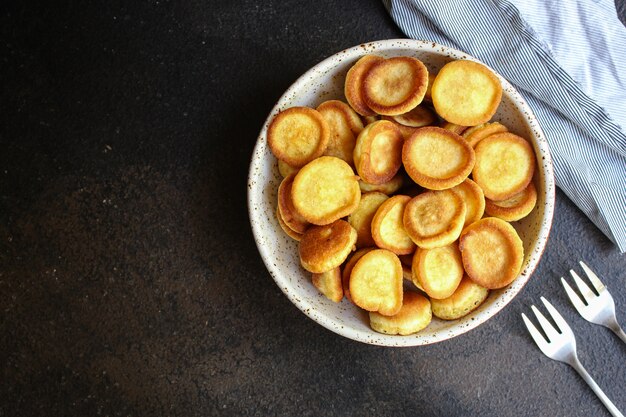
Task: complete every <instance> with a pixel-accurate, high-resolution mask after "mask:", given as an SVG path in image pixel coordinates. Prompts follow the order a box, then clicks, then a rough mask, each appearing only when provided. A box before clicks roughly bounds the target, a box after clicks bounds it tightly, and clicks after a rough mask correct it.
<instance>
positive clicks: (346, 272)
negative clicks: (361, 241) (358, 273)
mask: <svg viewBox="0 0 626 417" xmlns="http://www.w3.org/2000/svg"><path fill="white" fill-rule="evenodd" d="M374 249H376V248H374V247H371V248H361V249H357V251H356V252H354V253H353V254H352V256H350V258H349V259H348V260H347V261H346V263H345V264H344V266H343V271H341V283H342V286H343V293H344V295H345V296H346V298H347V299H348V300H350V301H352V298H351V297H350V274H351V273H352V268H354V265H356V262H357V261H358V260H359V259H361V257H362V256H363V255H365V254H366V253H367V252H369V251H371V250H374Z"/></svg>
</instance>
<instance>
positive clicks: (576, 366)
mask: <svg viewBox="0 0 626 417" xmlns="http://www.w3.org/2000/svg"><path fill="white" fill-rule="evenodd" d="M570 365H571V366H572V368H574V369H575V370H576V372H578V375H580V376H581V377H582V379H584V380H585V382H586V383H587V385H589V386H590V387H591V389H592V390H593V392H595V394H596V395H597V396H598V398H599V399H600V401H602V404H604V406H605V407H606V408H607V410H609V412H610V413H611V415H612V416H614V417H624V415H623V414H622V413H621V412H620V411H619V410H618V409H617V407H616V406H615V404H613V402H612V401H611V400H610V399H609V397H607V396H606V395H605V394H604V392H603V391H602V389H600V387H599V386H598V384H596V381H594V380H593V378H592V377H591V375H589V372H587V370H586V369H585V368H584V367H583V365H582V363H580V361H579V360H578V358H574V360H573V361H572V363H571V364H570Z"/></svg>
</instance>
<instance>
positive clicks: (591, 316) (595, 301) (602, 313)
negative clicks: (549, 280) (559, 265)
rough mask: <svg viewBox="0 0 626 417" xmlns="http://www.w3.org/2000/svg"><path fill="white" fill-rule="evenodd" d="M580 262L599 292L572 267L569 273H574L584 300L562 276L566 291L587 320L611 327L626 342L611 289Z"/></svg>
mask: <svg viewBox="0 0 626 417" xmlns="http://www.w3.org/2000/svg"><path fill="white" fill-rule="evenodd" d="M579 263H580V266H581V267H582V268H583V270H584V271H585V274H587V278H589V281H591V283H592V284H593V287H594V288H595V289H596V291H597V292H598V295H596V294H595V293H594V292H593V291H592V290H591V289H590V288H589V287H588V286H587V284H585V282H584V281H583V280H582V279H581V278H580V277H579V276H578V274H576V272H574V271H573V270H571V269H570V271H569V273H570V274H571V275H572V278H574V282H576V286H577V287H578V289H579V290H580V293H581V294H582V296H583V300H584V302H583V300H581V299H580V297H579V296H578V295H577V294H576V293H575V292H574V290H573V289H572V287H570V286H569V284H568V283H567V281H565V280H564V279H563V278H562V277H561V282H562V283H563V287H565V292H567V295H568V297H569V299H570V300H571V302H572V304H574V307H576V310H578V313H580V315H581V316H583V318H584V319H585V320H587V321H588V322H591V323H594V324H600V325H602V326H604V327H607V328H609V329H611V330H612V331H613V333H615V334H616V335H617V336H618V337H619V338H620V339H622V342H624V343H626V333H624V330H622V328H621V327H620V325H619V323H618V322H617V318H616V317H615V302H614V301H613V297H611V294H609V291H608V290H607V289H606V287H605V286H604V284H603V283H602V281H600V279H599V278H598V276H597V275H596V274H594V273H593V271H592V270H591V269H589V267H588V266H587V265H585V264H584V263H583V262H579Z"/></svg>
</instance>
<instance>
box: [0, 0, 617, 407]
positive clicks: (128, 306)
mask: <svg viewBox="0 0 626 417" xmlns="http://www.w3.org/2000/svg"><path fill="white" fill-rule="evenodd" d="M622 4H623V3H622ZM0 10H1V15H0V34H1V35H0V36H1V38H2V39H1V42H0V59H1V62H0V80H1V83H2V88H1V90H0V106H1V107H0V108H1V110H2V112H1V113H0V114H1V116H0V118H1V120H2V123H1V124H0V145H1V146H0V416H18V415H24V416H30V415H46V416H53V415H59V416H60V415H64V416H69V415H111V416H113V415H115V416H127V415H133V416H135V415H184V416H191V415H225V416H226V415H259V416H265V415H300V416H313V415H316V416H317V415H360V416H370V415H371V416H378V415H393V416H404V415H406V416H409V415H433V416H439V415H440V416H453V415H481V416H517V415H529V416H541V415H558V416H591V415H593V416H599V415H607V413H606V411H605V409H604V408H603V407H602V405H601V403H600V402H599V401H598V400H597V398H596V397H595V396H594V395H593V393H592V392H591V390H590V389H589V388H587V386H586V385H585V384H584V383H583V382H582V380H581V379H580V378H579V377H578V376H577V375H576V374H575V373H574V372H573V371H572V370H571V369H570V368H569V367H567V366H566V365H564V364H560V363H556V362H553V361H551V360H549V359H547V358H546V357H544V356H543V355H542V354H541V353H540V352H539V350H538V349H537V348H536V347H535V346H534V344H533V342H532V340H531V339H530V337H529V336H528V334H527V333H526V330H525V329H524V327H523V324H522V321H521V319H520V313H521V312H524V311H526V312H527V311H528V307H529V305H530V304H532V303H535V304H536V303H538V302H539V297H540V296H541V295H545V296H546V297H548V298H549V299H551V300H552V301H553V303H554V304H555V306H556V307H557V308H558V309H559V310H560V311H561V312H562V313H563V315H564V316H565V318H566V319H567V320H568V321H569V322H570V324H571V325H572V326H573V327H574V329H575V331H576V333H577V335H578V336H579V342H578V345H579V355H580V358H581V360H582V362H583V363H584V364H585V365H586V366H587V368H588V369H589V371H590V372H591V373H592V375H593V376H594V377H595V378H596V380H597V382H598V384H599V385H600V386H601V387H602V388H604V389H605V391H606V393H607V395H608V396H609V397H611V398H612V399H613V400H614V402H615V403H616V405H617V406H618V407H619V408H620V409H621V410H626V394H625V393H626V367H624V366H623V364H624V358H625V357H626V345H623V344H620V342H619V341H618V339H617V338H616V337H614V336H613V335H612V334H611V333H610V332H609V331H607V330H606V329H604V328H601V327H598V326H593V325H591V324H588V323H587V322H585V321H584V320H583V319H581V318H580V317H578V316H577V315H576V313H575V312H574V310H573V308H572V307H571V306H570V305H569V304H568V301H567V300H566V299H565V295H564V293H563V291H562V290H561V288H560V283H559V281H558V277H560V276H561V275H564V274H566V272H567V270H568V269H569V268H570V267H573V266H574V264H575V261H576V260H578V259H585V260H587V262H588V264H590V265H591V266H592V268H594V269H595V270H596V271H597V272H598V274H599V275H600V276H601V277H603V278H604V280H605V282H606V283H607V284H608V285H609V287H610V288H611V290H612V292H613V293H614V296H615V299H616V303H617V306H618V317H619V319H620V320H621V322H622V323H625V324H626V314H625V311H626V288H625V285H626V284H625V273H624V268H625V267H626V262H625V261H624V257H623V256H621V255H620V254H619V253H618V252H617V250H616V249H615V248H614V246H612V244H611V243H610V242H609V241H608V240H607V239H606V238H605V237H604V236H603V235H602V234H601V233H600V232H599V231H598V230H597V229H596V228H595V227H594V226H593V225H592V224H591V223H590V222H589V220H587V218H585V217H584V216H583V215H582V214H581V212H580V211H579V210H578V209H577V208H575V207H574V206H573V205H572V204H571V203H570V202H569V200H567V199H566V198H565V197H564V195H563V194H562V193H560V192H559V193H558V195H557V206H556V218H555V222H554V226H553V230H552V234H551V238H550V241H549V244H548V247H547V250H546V253H545V255H544V257H543V259H542V261H541V263H540V266H539V268H538V270H537V272H536V273H535V275H534V276H533V278H532V279H531V281H530V282H529V283H528V285H527V286H526V287H525V288H524V290H523V291H522V292H521V293H520V295H519V296H518V297H517V298H516V299H515V300H514V301H513V302H512V303H511V304H509V306H508V307H507V308H506V309H505V310H504V311H502V312H501V313H500V314H498V315H497V316H496V317H495V318H493V319H491V320H490V321H488V322H487V323H486V324H484V325H482V326H481V327H479V328H478V329H476V330H473V331H471V332H469V333H467V334H465V335H462V336H460V337H457V338H455V339H452V340H450V341H448V342H444V343H440V344H436V345H432V346H427V347H420V348H404V349H390V348H381V347H373V346H367V345H364V344H360V343H357V342H352V341H350V340H348V339H344V338H341V337H340V336H337V335H335V334H334V333H331V332H330V331H328V330H326V329H324V328H322V327H321V326H319V325H317V324H315V323H314V322H313V321H311V320H310V319H308V318H307V317H306V316H304V315H303V314H302V313H300V312H299V311H298V310H297V309H296V308H295V307H294V306H293V305H291V304H290V303H289V301H288V300H287V298H286V297H285V296H283V294H282V293H281V292H280V290H279V289H278V287H277V286H276V285H275V284H274V282H273V281H272V279H271V277H270V276H269V274H268V273H267V271H266V270H265V268H264V266H263V263H262V261H261V259H260V257H259V255H258V253H257V251H256V247H255V244H254V241H253V239H252V235H251V232H250V227H249V223H248V217H247V211H246V176H247V166H248V162H249V158H250V155H251V151H252V148H253V145H254V142H255V140H256V136H257V134H258V131H259V129H260V127H261V124H262V122H263V120H264V119H265V117H266V116H267V113H268V112H269V110H270V108H271V106H272V105H273V103H274V102H275V101H276V100H277V99H278V97H279V96H280V95H281V94H282V92H283V91H284V90H285V89H286V88H287V87H288V86H289V85H290V84H291V83H292V82H293V81H294V80H295V79H296V78H297V77H298V76H299V75H300V74H301V73H303V72H304V71H305V70H306V69H307V68H309V67H310V66H312V65H313V64H315V63H317V62H318V61H320V60H321V59H323V58H325V57H327V56H328V55H331V54H332V53H334V52H336V51H339V50H341V49H344V48H347V47H350V46H353V45H356V44H359V43H362V42H365V41H370V40H375V39H383V38H394V37H402V34H401V33H400V32H399V31H398V29H397V28H396V27H395V26H394V24H393V22H392V21H391V20H390V18H389V17H388V15H387V14H386V12H385V10H384V8H383V6H382V4H381V3H380V2H378V1H375V0H368V1H357V0H346V1H342V2H333V1H328V0H325V1H317V2H306V3H304V2H296V1H284V2H279V1H268V2H258V3H257V2H254V1H238V2H217V1H212V2H211V1H209V2H207V1H196V0H190V1H185V2H170V1H164V0H160V1H146V2H119V1H106V2H105V1H101V2H93V3H92V4H89V5H87V4H84V3H79V2H66V3H64V4H53V3H49V2H41V3H40V4H35V3H24V2H20V3H19V4H17V3H14V4H7V3H3V5H2V6H1V7H0ZM622 10H623V7H622Z"/></svg>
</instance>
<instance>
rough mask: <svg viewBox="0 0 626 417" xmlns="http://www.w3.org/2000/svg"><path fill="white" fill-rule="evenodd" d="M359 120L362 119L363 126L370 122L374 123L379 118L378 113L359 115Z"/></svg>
mask: <svg viewBox="0 0 626 417" xmlns="http://www.w3.org/2000/svg"><path fill="white" fill-rule="evenodd" d="M361 120H362V121H363V126H367V125H368V124H370V123H374V122H377V121H379V120H380V116H379V115H374V116H361Z"/></svg>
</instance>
